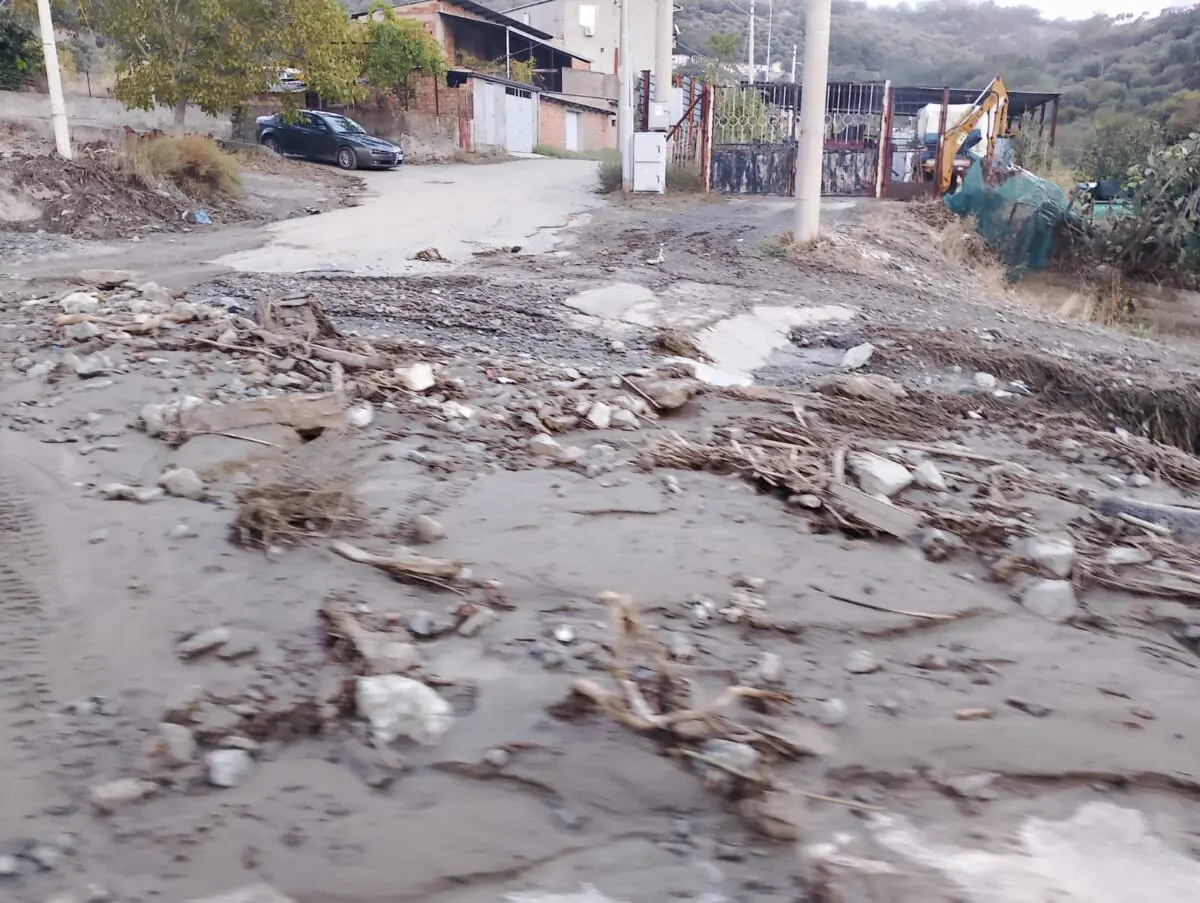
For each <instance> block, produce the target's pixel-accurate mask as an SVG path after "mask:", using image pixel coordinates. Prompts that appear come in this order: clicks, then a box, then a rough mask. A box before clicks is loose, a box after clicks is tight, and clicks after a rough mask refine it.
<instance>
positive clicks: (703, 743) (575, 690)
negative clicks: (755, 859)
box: [553, 592, 872, 840]
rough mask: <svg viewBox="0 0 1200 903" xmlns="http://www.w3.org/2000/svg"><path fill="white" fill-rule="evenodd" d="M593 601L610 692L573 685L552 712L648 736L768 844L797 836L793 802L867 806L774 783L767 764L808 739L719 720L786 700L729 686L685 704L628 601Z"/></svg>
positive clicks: (798, 750) (800, 751)
mask: <svg viewBox="0 0 1200 903" xmlns="http://www.w3.org/2000/svg"><path fill="white" fill-rule="evenodd" d="M599 601H600V603H601V604H603V605H605V606H606V607H608V608H609V609H610V611H611V615H612V620H613V637H612V641H611V646H612V658H611V663H610V665H609V675H610V677H611V680H612V684H613V688H612V689H609V688H606V687H604V686H602V685H601V684H600V683H599V682H597V681H594V680H591V679H588V678H581V679H577V680H575V681H573V682H572V684H571V693H570V695H569V696H568V698H567V699H566V700H565V701H564V702H562V703H561V704H559V705H558V706H556V707H555V708H554V710H553V711H554V713H555V714H557V715H559V716H560V717H574V716H576V715H577V714H578V713H579V712H581V711H587V710H596V711H599V712H602V713H603V714H605V715H608V716H609V717H611V718H613V719H614V720H616V721H617V722H619V723H620V724H623V725H625V726H626V727H628V728H630V729H632V730H634V731H637V732H638V733H643V734H646V735H648V736H651V737H654V738H655V739H657V740H658V741H659V742H660V743H662V744H663V745H664V746H666V747H667V748H668V750H669V751H671V752H672V753H673V754H674V755H677V756H680V757H682V758H683V759H685V760H687V761H689V762H691V763H692V764H693V766H694V767H695V768H696V770H697V773H698V774H699V775H700V776H701V778H702V780H704V781H705V784H706V786H709V787H710V789H713V790H716V791H717V792H720V793H721V794H722V795H724V796H726V797H727V798H729V799H733V800H736V801H738V806H739V812H740V813H741V814H742V815H743V817H745V818H746V819H747V821H748V822H749V823H750V824H752V825H753V826H754V827H755V828H756V829H757V830H759V831H760V832H761V833H763V834H764V835H766V836H768V837H771V838H774V839H780V840H787V839H795V838H796V837H798V836H800V834H801V833H802V832H803V829H804V825H805V818H804V807H803V806H802V805H797V804H796V800H797V799H803V800H809V799H822V800H826V801H829V802H835V803H841V804H845V805H850V806H852V807H859V808H867V809H869V808H872V807H869V806H859V805H858V804H855V803H852V802H850V801H847V800H838V799H833V798H830V797H825V796H822V795H820V794H813V793H808V792H807V791H802V790H799V789H797V788H795V787H793V786H792V785H790V784H788V783H787V782H785V781H782V780H780V779H777V778H776V777H775V776H774V775H773V774H772V773H771V769H770V763H771V762H772V761H774V760H776V759H779V758H784V759H796V758H800V757H802V756H805V755H809V754H811V747H810V744H809V742H808V740H807V739H805V737H804V735H803V734H801V738H800V739H799V740H796V739H793V738H791V737H789V736H788V733H787V731H786V730H784V729H781V730H778V731H776V730H770V729H766V728H759V727H758V726H757V725H750V724H745V723H741V722H739V721H737V720H735V719H734V718H733V717H731V716H729V715H726V714H725V712H726V710H728V709H729V708H730V707H732V706H733V705H734V704H735V703H737V702H738V701H753V702H756V703H760V704H763V705H767V706H770V705H786V704H788V703H790V702H791V701H792V700H791V697H790V696H789V695H788V694H786V693H783V692H780V691H777V690H772V689H759V688H755V687H748V686H742V685H732V686H729V687H726V689H725V690H723V691H722V692H721V693H719V694H718V695H717V696H716V697H714V698H713V699H711V700H709V701H707V702H700V701H698V700H696V699H695V698H693V689H692V686H691V682H690V681H688V680H687V679H686V678H684V677H683V676H682V674H680V673H679V672H678V671H677V670H676V667H675V665H674V664H673V663H672V657H671V655H670V652H669V649H668V648H667V647H666V646H665V645H664V644H662V643H661V642H660V641H659V640H657V639H656V638H655V637H654V636H653V635H652V634H651V633H650V632H649V631H647V630H646V629H645V628H644V627H643V626H642V623H641V621H640V619H639V615H638V612H637V608H636V606H635V604H634V602H633V599H632V597H630V596H627V595H622V594H620V593H614V592H605V593H602V594H601V595H600V597H599Z"/></svg>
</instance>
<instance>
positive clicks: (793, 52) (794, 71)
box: [792, 44, 796, 85]
mask: <svg viewBox="0 0 1200 903" xmlns="http://www.w3.org/2000/svg"><path fill="white" fill-rule="evenodd" d="M792 84H793V85H794V84H796V45H795V44H793V45H792Z"/></svg>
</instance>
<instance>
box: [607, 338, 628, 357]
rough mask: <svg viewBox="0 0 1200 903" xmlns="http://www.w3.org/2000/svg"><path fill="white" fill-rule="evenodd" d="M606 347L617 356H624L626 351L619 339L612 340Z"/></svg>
mask: <svg viewBox="0 0 1200 903" xmlns="http://www.w3.org/2000/svg"><path fill="white" fill-rule="evenodd" d="M608 347H609V348H611V349H612V350H613V351H614V352H616V353H617V354H624V353H625V352H626V351H627V350H628V349H627V348H626V346H625V343H624V342H622V341H621V340H620V339H614V340H613V341H612V342H611V343H610V344H609V346H608Z"/></svg>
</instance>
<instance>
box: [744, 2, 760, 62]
mask: <svg viewBox="0 0 1200 903" xmlns="http://www.w3.org/2000/svg"><path fill="white" fill-rule="evenodd" d="M747 43H748V44H749V46H748V47H747V48H746V56H747V57H749V62H750V81H752V82H753V81H756V80H757V79H755V77H754V75H755V70H754V0H750V40H749V41H748V42H747Z"/></svg>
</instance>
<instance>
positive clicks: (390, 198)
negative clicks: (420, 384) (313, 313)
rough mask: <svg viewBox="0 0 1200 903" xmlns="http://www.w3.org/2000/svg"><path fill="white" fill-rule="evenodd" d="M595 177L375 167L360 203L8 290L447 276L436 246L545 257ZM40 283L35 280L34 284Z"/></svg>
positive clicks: (55, 270) (548, 166) (134, 252)
mask: <svg viewBox="0 0 1200 903" xmlns="http://www.w3.org/2000/svg"><path fill="white" fill-rule="evenodd" d="M595 172H596V164H595V163H592V162H589V161H585V160H555V159H535V160H517V161H513V162H507V163H497V164H478V165H471V164H456V165H450V166H405V167H401V168H400V169H397V170H395V171H393V172H366V173H362V176H363V178H364V179H366V181H367V185H368V192H367V195H366V196H365V198H364V200H363V202H362V204H360V205H359V206H358V207H347V208H345V209H342V210H335V211H331V212H329V213H323V214H321V215H320V216H307V217H301V218H299V219H291V220H284V221H282V222H279V223H275V224H273V225H270V226H267V227H265V228H261V227H255V228H247V227H230V228H224V229H218V230H214V231H211V232H200V231H197V232H193V233H190V234H187V235H161V236H156V237H153V238H150V239H148V240H145V241H141V242H136V243H135V242H115V243H113V244H112V245H110V246H108V247H103V248H96V249H95V253H92V254H86V255H72V256H70V257H68V256H65V255H63V256H59V257H57V258H52V259H47V258H43V259H42V260H40V261H36V260H35V261H28V262H24V263H22V264H20V265H18V266H17V267H15V270H16V272H15V274H14V276H15V277H16V278H8V279H6V278H5V277H4V275H3V274H2V273H0V291H15V292H17V293H21V292H22V291H26V292H29V291H38V290H42V289H44V288H45V287H46V286H47V285H48V284H50V283H54V282H56V281H59V280H62V279H65V278H68V277H70V276H71V275H72V274H73V273H75V272H77V271H79V270H80V269H83V268H111V269H128V270H135V271H137V272H139V273H141V274H143V276H144V278H146V279H153V280H155V281H157V282H159V283H160V284H162V285H166V286H169V287H171V288H186V287H188V286H191V285H195V284H197V283H200V282H203V281H205V280H207V279H212V278H214V277H216V276H219V275H221V274H223V273H227V272H229V271H231V270H241V271H247V272H267V273H303V272H310V271H316V272H332V271H344V272H349V273H355V274H359V275H369V276H386V275H395V274H403V273H410V272H419V271H421V270H422V269H425V270H430V271H444V270H445V267H446V265H445V264H438V263H420V262H417V261H413V260H411V258H412V256H413V255H414V254H415V253H416V252H417V251H420V250H422V249H424V248H430V247H433V248H437V249H438V250H439V252H440V253H441V254H442V255H443V256H444V257H446V258H447V259H449V260H452V261H465V260H470V259H471V256H472V253H473V252H475V251H480V250H485V249H487V248H490V247H511V246H513V245H519V246H520V247H521V248H522V250H523V251H527V252H531V253H532V252H543V251H546V250H550V249H552V248H553V247H555V246H556V245H557V244H558V243H560V242H561V241H562V240H563V239H564V234H563V233H564V230H565V229H566V227H568V226H570V225H572V224H573V223H576V222H581V221H582V218H584V217H586V216H587V211H589V210H591V209H594V208H595V207H597V206H598V205H600V204H601V203H602V201H601V199H600V198H599V197H598V196H597V195H596V194H595V193H594V192H593V186H594V185H595ZM30 279H32V280H35V283H34V285H33V286H29V285H27V284H25V280H30ZM23 286H24V287H23Z"/></svg>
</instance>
